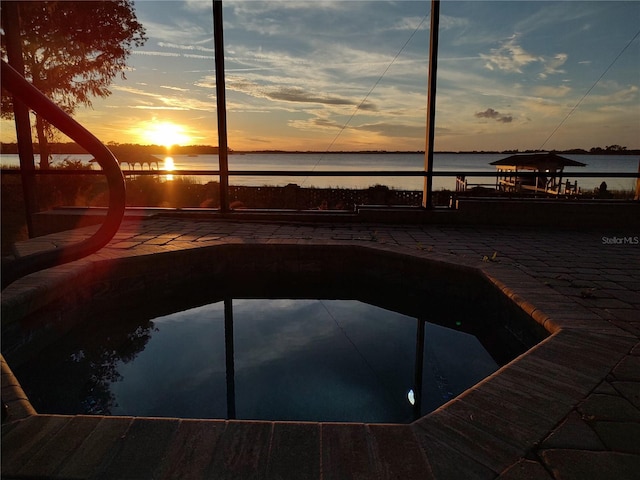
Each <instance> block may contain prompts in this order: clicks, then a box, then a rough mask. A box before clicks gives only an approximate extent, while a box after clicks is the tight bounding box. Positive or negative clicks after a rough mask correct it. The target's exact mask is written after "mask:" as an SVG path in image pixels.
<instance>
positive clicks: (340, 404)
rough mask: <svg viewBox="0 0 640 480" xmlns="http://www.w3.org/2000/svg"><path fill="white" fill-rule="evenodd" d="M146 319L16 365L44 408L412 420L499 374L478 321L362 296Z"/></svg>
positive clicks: (87, 329)
mask: <svg viewBox="0 0 640 480" xmlns="http://www.w3.org/2000/svg"><path fill="white" fill-rule="evenodd" d="M440 315H442V314H440ZM133 317H135V316H133ZM142 318H143V319H142V320H140V317H138V318H128V316H124V317H122V318H114V317H113V316H109V315H107V318H103V319H97V318H96V319H91V320H90V321H88V322H86V323H85V324H83V325H80V326H79V327H77V328H75V329H74V330H73V331H72V332H70V333H69V334H67V335H66V336H65V337H64V338H62V339H61V340H59V341H58V342H56V343H55V344H52V345H50V346H49V347H47V348H45V349H44V350H43V351H42V352H40V354H39V355H37V356H34V358H32V359H30V360H28V361H26V362H25V363H24V364H22V365H20V366H19V367H17V368H15V369H14V370H15V371H16V375H17V376H18V378H20V381H21V384H22V386H23V388H24V389H25V391H26V392H27V395H28V396H29V398H30V400H31V402H32V404H33V405H34V407H35V408H36V410H37V411H38V412H39V413H61V414H78V413H82V414H106V415H132V416H155V417H181V418H238V419H254V420H296V421H305V420H306V421H347V422H392V423H405V422H411V421H413V420H415V419H416V417H419V416H421V415H424V414H426V413H428V412H430V411H432V410H434V409H436V408H438V407H439V406H440V405H442V404H444V403H446V402H447V401H448V400H450V399H451V398H453V397H455V396H457V395H458V394H460V393H461V392H463V391H464V390H466V389H468V388H469V387H471V386H473V385H474V384H476V383H477V382H478V381H480V380H481V379H483V378H485V377H486V376H488V375H490V374H491V373H493V372H494V371H496V370H497V369H498V367H499V365H498V363H496V361H495V360H494V358H492V355H490V354H489V353H488V352H487V351H486V350H485V349H484V347H483V346H482V344H481V343H480V341H479V340H478V339H477V338H476V337H475V336H473V335H471V334H469V333H465V332H463V331H461V330H460V329H456V328H455V325H459V324H461V323H463V322H464V321H465V320H467V319H464V318H461V319H459V320H456V319H452V318H447V319H446V322H445V321H443V320H442V319H437V318H429V316H427V317H426V318H425V319H419V320H418V319H416V318H414V317H412V316H408V315H405V314H403V313H399V312H396V311H392V310H388V309H385V308H381V307H379V306H374V305H371V304H368V303H364V302H362V301H357V300H335V299H300V298H297V299H286V298H280V299H246V298H241V299H233V300H232V299H230V298H228V299H226V300H220V301H215V302H212V303H207V304H204V305H201V306H198V307H195V308H187V309H185V310H183V311H180V312H176V313H170V314H167V315H162V316H156V317H154V318H144V317H142ZM427 320H428V321H427ZM443 324H446V325H448V327H445V326H441V325H443ZM450 327H453V328H450ZM420 370H422V371H421V372H420Z"/></svg>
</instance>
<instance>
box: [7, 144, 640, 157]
mask: <svg viewBox="0 0 640 480" xmlns="http://www.w3.org/2000/svg"><path fill="white" fill-rule="evenodd" d="M107 147H108V148H109V150H111V151H112V152H113V153H114V155H116V156H117V155H118V154H119V153H122V152H124V153H136V154H148V155H163V156H164V155H167V154H171V155H216V154H217V153H218V147H214V146H212V145H174V146H172V147H171V148H170V149H169V150H167V148H166V147H164V146H162V145H139V144H137V143H116V142H109V143H107ZM47 148H48V150H49V153H51V154H58V155H61V154H76V155H81V154H86V153H87V152H86V151H85V150H84V149H83V148H82V147H80V146H79V145H78V144H76V143H75V142H57V143H50V144H48V145H47ZM33 149H34V153H36V154H37V153H40V149H39V146H38V144H37V143H34V145H33ZM542 152H546V150H518V149H515V150H502V151H498V150H490V151H487V150H471V151H441V152H436V153H451V154H482V153H492V154H498V153H500V154H504V155H513V154H516V153H542ZM553 152H554V153H564V154H574V155H640V150H629V149H628V148H627V147H624V146H620V145H608V146H606V147H604V148H602V147H592V148H591V149H589V150H585V149H582V148H573V149H570V150H553ZM17 153H18V144H17V143H0V154H7V155H9V154H17ZM229 153H272V154H276V153H277V154H287V153H317V152H312V151H295V152H293V151H288V150H250V151H249V150H246V151H245V150H238V151H234V150H232V149H229ZM324 153H327V154H331V153H367V154H385V153H424V151H423V150H417V151H411V152H408V151H407V152H400V151H387V150H363V151H358V152H349V151H340V152H337V151H336V152H324Z"/></svg>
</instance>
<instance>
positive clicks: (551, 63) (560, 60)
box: [538, 53, 569, 79]
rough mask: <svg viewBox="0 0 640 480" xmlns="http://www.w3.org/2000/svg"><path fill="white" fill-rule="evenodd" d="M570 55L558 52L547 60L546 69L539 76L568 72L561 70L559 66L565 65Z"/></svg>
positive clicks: (545, 76)
mask: <svg viewBox="0 0 640 480" xmlns="http://www.w3.org/2000/svg"><path fill="white" fill-rule="evenodd" d="M567 58H569V56H568V55H567V54H566V53H558V54H556V55H555V56H554V57H553V58H552V59H550V60H548V61H546V62H545V65H544V71H543V72H542V73H540V74H539V75H538V76H539V77H540V78H542V79H544V78H547V76H549V75H553V74H557V73H566V72H565V71H564V70H560V69H559V68H558V67H561V66H562V65H564V63H565V62H566V61H567Z"/></svg>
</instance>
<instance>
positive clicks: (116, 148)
mask: <svg viewBox="0 0 640 480" xmlns="http://www.w3.org/2000/svg"><path fill="white" fill-rule="evenodd" d="M107 147H108V148H109V150H111V151H112V152H113V154H114V155H116V156H117V154H118V153H121V152H125V153H129V152H135V153H137V154H149V155H163V156H164V155H167V153H171V154H172V155H207V154H209V155H210V154H217V153H218V147H213V146H211V145H189V146H177V145H175V146H173V147H171V149H170V151H169V152H167V148H166V147H164V146H162V145H138V144H134V143H114V142H110V143H108V144H107ZM47 148H48V151H49V153H51V154H58V155H61V154H75V155H83V154H87V153H88V152H87V151H86V150H85V149H83V148H82V147H81V146H80V145H78V144H77V143H75V142H59V143H50V144H48V145H47ZM33 151H34V153H36V154H39V153H40V148H39V145H38V144H37V143H34V145H33ZM0 153H1V154H7V155H9V154H17V153H18V144H17V143H0Z"/></svg>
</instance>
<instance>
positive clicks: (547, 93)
mask: <svg viewBox="0 0 640 480" xmlns="http://www.w3.org/2000/svg"><path fill="white" fill-rule="evenodd" d="M570 91H571V88H569V87H567V86H566V85H561V86H559V87H547V86H540V87H535V88H534V89H533V93H534V95H536V96H538V97H544V98H559V97H565V96H566V95H567V94H568V93H569V92H570Z"/></svg>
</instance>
